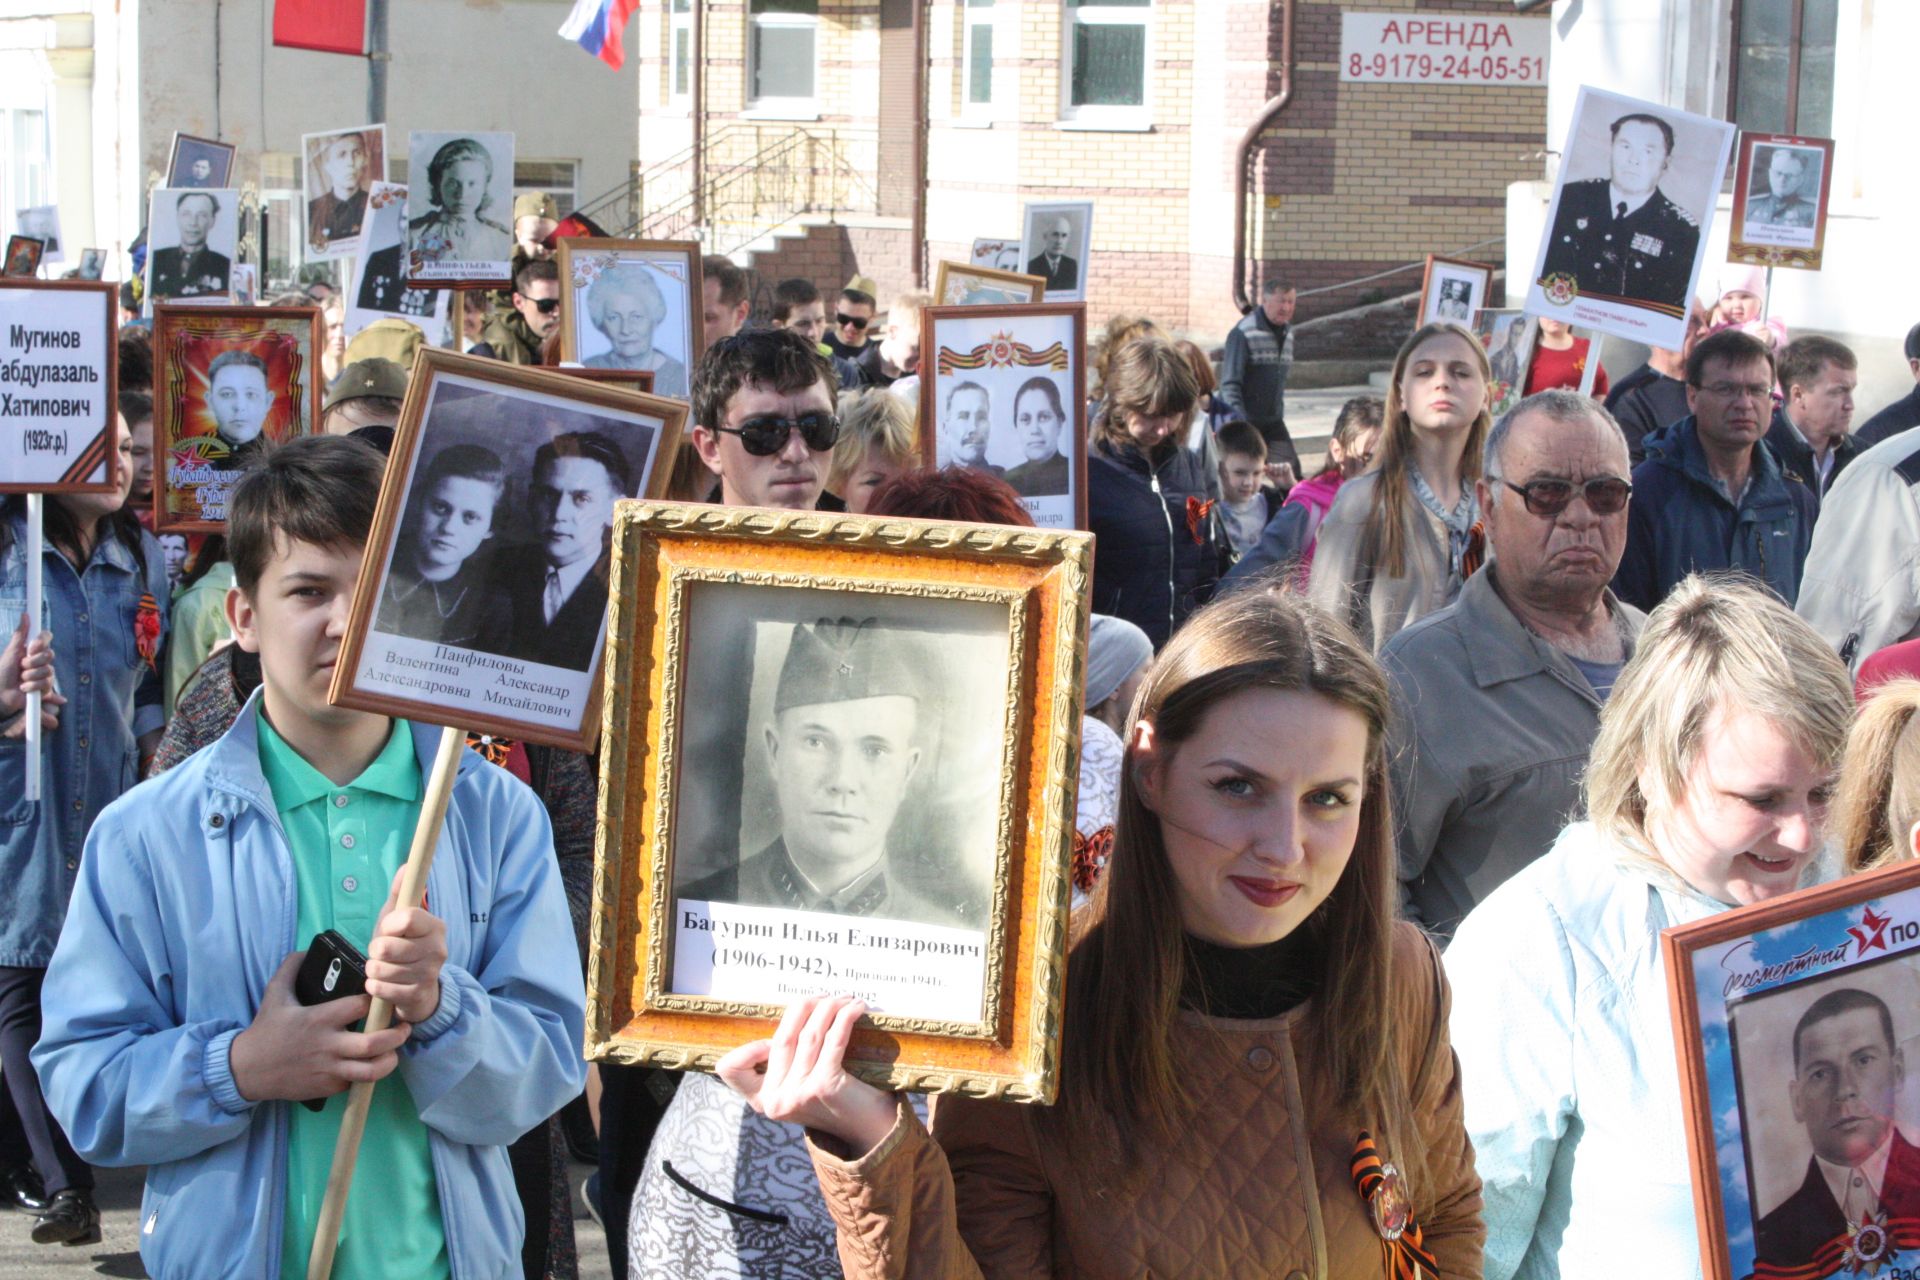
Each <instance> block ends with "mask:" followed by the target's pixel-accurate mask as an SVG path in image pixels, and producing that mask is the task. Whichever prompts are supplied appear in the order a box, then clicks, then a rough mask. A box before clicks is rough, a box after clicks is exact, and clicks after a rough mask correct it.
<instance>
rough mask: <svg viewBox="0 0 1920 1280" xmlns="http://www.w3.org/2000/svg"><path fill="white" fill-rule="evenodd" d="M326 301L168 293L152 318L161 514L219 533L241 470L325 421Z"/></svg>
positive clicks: (172, 527)
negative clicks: (204, 298) (274, 303)
mask: <svg viewBox="0 0 1920 1280" xmlns="http://www.w3.org/2000/svg"><path fill="white" fill-rule="evenodd" d="M321 341H322V338H321V320H320V308H318V307H227V306H197V305H189V304H169V303H161V304H160V305H159V306H158V307H156V308H155V309H154V321H153V365H154V373H153V456H154V458H155V462H156V465H155V466H154V469H153V515H154V528H155V529H156V530H160V531H164V532H181V533H221V532H224V531H225V530H226V527H227V501H228V499H229V498H230V497H231V496H232V493H233V486H234V485H235V484H236V483H237V482H238V481H239V479H240V474H241V472H243V471H245V470H246V468H247V466H248V464H249V463H251V462H252V461H253V460H254V459H255V458H258V457H262V456H264V455H265V453H266V452H267V450H269V449H271V448H272V447H273V446H274V445H276V444H284V443H286V442H287V441H288V440H291V439H294V438H295V437H296V436H304V435H311V434H312V433H313V432H314V431H316V430H317V429H318V424H319V421H320V384H321V382H322V381H323V380H324V379H323V375H322V374H321V371H320V361H319V355H320V345H321Z"/></svg>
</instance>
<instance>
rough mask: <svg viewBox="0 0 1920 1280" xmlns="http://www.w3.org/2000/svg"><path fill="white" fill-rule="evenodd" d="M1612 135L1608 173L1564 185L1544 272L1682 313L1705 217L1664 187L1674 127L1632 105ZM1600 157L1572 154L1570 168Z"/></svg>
mask: <svg viewBox="0 0 1920 1280" xmlns="http://www.w3.org/2000/svg"><path fill="white" fill-rule="evenodd" d="M1608 135H1609V138H1610V146H1609V149H1608V152H1607V161H1606V165H1605V168H1606V176H1605V177H1592V178H1581V179H1578V180H1573V181H1568V182H1567V183H1565V184H1564V186H1563V187H1562V188H1561V192H1560V206H1559V209H1558V210H1557V211H1556V213H1555V216H1554V221H1553V230H1552V235H1551V239H1550V242H1549V245H1548V249H1547V255H1546V261H1545V265H1544V267H1543V268H1542V271H1541V277H1542V279H1543V280H1544V279H1546V278H1547V277H1550V276H1553V275H1555V274H1564V275H1566V276H1569V277H1571V278H1572V280H1573V281H1574V284H1575V286H1576V288H1577V289H1578V291H1579V293H1581V294H1583V295H1597V296H1599V297H1602V298H1613V299H1626V300H1629V301H1638V302H1644V303H1648V304H1651V305H1656V306H1659V307H1662V308H1669V309H1677V310H1678V311H1680V312H1681V313H1682V314H1684V310H1685V307H1686V293H1687V285H1688V283H1689V281H1690V280H1691V279H1692V275H1693V260H1694V254H1695V251H1696V249H1698V247H1699V244H1700V220H1699V217H1698V215H1697V214H1696V213H1695V212H1694V211H1692V210H1691V209H1689V208H1686V207H1682V206H1681V205H1680V204H1678V203H1676V202H1675V201H1674V200H1673V199H1672V198H1671V197H1670V196H1669V195H1667V193H1666V192H1665V191H1663V190H1662V189H1661V182H1662V180H1663V179H1664V178H1666V177H1667V175H1668V172H1669V168H1670V166H1671V165H1672V163H1673V154H1674V146H1675V142H1676V135H1675V132H1674V126H1673V125H1672V124H1671V123H1670V122H1668V121H1667V120H1665V119H1663V118H1661V117H1660V116H1657V115H1654V114H1652V113H1651V112H1645V111H1633V112H1628V113H1626V114H1624V115H1621V116H1619V117H1617V118H1616V119H1614V120H1613V121H1612V123H1611V124H1610V125H1609V126H1608ZM1594 160H1595V157H1593V156H1590V155H1586V154H1580V155H1572V156H1569V157H1568V161H1567V163H1568V166H1569V171H1570V172H1575V171H1579V170H1580V169H1582V168H1583V167H1597V166H1594Z"/></svg>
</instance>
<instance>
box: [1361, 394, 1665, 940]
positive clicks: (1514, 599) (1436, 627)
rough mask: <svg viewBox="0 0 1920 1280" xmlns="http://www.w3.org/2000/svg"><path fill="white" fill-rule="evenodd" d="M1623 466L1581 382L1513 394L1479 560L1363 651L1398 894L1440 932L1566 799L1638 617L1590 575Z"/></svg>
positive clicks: (1515, 858) (1489, 453)
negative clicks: (1374, 668) (1429, 609)
mask: <svg viewBox="0 0 1920 1280" xmlns="http://www.w3.org/2000/svg"><path fill="white" fill-rule="evenodd" d="M1628 467H1629V464H1628V461H1627V440H1626V436H1625V435H1624V434H1623V433H1622V432H1621V430H1620V427H1619V424H1617V423H1616V422H1614V420H1613V418H1612V417H1611V416H1609V415H1608V414H1607V412H1606V410H1604V409H1602V408H1600V407H1599V406H1598V405H1597V404H1595V403H1594V402H1593V401H1592V400H1591V399H1589V398H1588V397H1585V396H1582V395H1580V394H1578V393H1577V392H1573V391H1564V390H1559V391H1543V392H1540V393H1539V394H1537V395H1532V396H1528V397H1527V398H1526V399H1525V400H1522V401H1521V402H1520V403H1519V404H1518V405H1516V406H1514V408H1513V409H1512V410H1511V411H1509V412H1508V413H1507V414H1506V415H1505V416H1504V417H1502V418H1501V419H1500V421H1499V422H1498V423H1497V424H1496V425H1495V426H1494V428H1493V430H1492V432H1491V433H1490V434H1489V435H1488V437H1487V446H1486V457H1485V474H1484V475H1483V477H1482V478H1481V480H1480V481H1479V483H1478V496H1479V500H1480V510H1481V511H1482V512H1483V513H1484V516H1483V520H1484V522H1485V527H1486V534H1487V549H1488V551H1489V553H1490V555H1489V559H1488V563H1487V565H1486V567H1485V568H1484V569H1482V570H1481V571H1480V572H1479V573H1476V574H1474V575H1473V576H1472V577H1471V578H1469V579H1467V581H1466V584H1465V585H1464V586H1463V587H1461V589H1460V595H1459V598H1458V599H1456V600H1455V601H1454V603H1453V604H1451V605H1449V606H1448V607H1447V608H1445V609H1442V610H1440V611H1439V612H1438V613H1434V614H1431V615H1429V616H1428V617H1426V618H1423V619H1422V620H1421V621H1419V622H1417V623H1415V624H1414V625H1412V626H1410V627H1408V628H1406V629H1405V630H1404V631H1402V632H1400V634H1398V635H1396V636H1395V637H1394V638H1393V639H1391V640H1389V641H1388V642H1387V645H1386V648H1385V649H1384V650H1382V651H1381V654H1380V661H1381V663H1382V664H1383V665H1384V666H1385V667H1386V669H1387V673H1388V675H1389V676H1390V677H1391V678H1392V682H1393V697H1394V704H1395V716H1394V725H1395V739H1396V741H1395V742H1394V751H1393V752H1392V755H1391V757H1390V759H1391V768H1392V781H1393V795H1394V801H1395V804H1394V810H1395V818H1396V821H1397V824H1398V825H1397V829H1396V832H1395V835H1396V843H1397V846H1398V851H1399V855H1400V889H1401V901H1402V903H1403V904H1404V907H1405V910H1406V912H1407V914H1408V916H1409V917H1411V918H1412V919H1415V920H1418V921H1419V922H1420V923H1421V924H1423V925H1424V926H1425V927H1426V928H1428V929H1429V930H1432V931H1434V932H1436V933H1439V934H1441V935H1443V936H1444V935H1447V934H1451V933H1452V931H1453V929H1454V927H1455V926H1456V925H1458V924H1459V922H1460V919H1461V917H1463V916H1464V915H1466V914H1467V912H1468V911H1470V910H1472V908H1473V907H1474V905H1475V904H1477V903H1478V902H1479V901H1480V900H1481V899H1482V898H1484V897H1486V896H1487V894H1489V893H1491V892H1492V891H1493V890H1494V889H1496V888H1498V887H1499V886H1500V885H1501V884H1502V883H1504V882H1505V881H1506V879H1507V878H1508V877H1509V876H1511V875H1513V874H1514V873H1515V872H1517V871H1519V870H1520V869H1521V868H1522V867H1524V866H1526V865H1527V864H1528V863H1530V862H1532V861H1533V860H1534V859H1535V858H1538V857H1539V856H1540V855H1541V854H1543V853H1545V852H1546V851H1547V849H1548V848H1549V847H1551V846H1552V844H1553V842H1554V839H1555V838H1556V837H1557V836H1558V835H1559V834H1560V829H1561V828H1562V827H1563V826H1564V825H1565V824H1566V821H1567V818H1568V816H1569V815H1571V814H1573V813H1574V812H1576V811H1577V810H1578V808H1579V804H1580V775H1581V771H1582V770H1583V769H1584V768H1585V766H1586V761H1587V755H1588V753H1589V752H1590V751H1591V750H1592V748H1593V739H1594V736H1595V735H1596V734H1597V733H1598V732H1599V731H1600V708H1601V707H1602V706H1603V705H1604V704H1605V703H1606V700H1607V695H1608V694H1609V693H1611V692H1612V690H1613V682H1614V679H1615V678H1616V677H1617V676H1618V675H1619V673H1620V668H1621V666H1622V665H1623V664H1624V663H1625V662H1626V660H1627V658H1628V657H1630V656H1631V655H1632V653H1633V646H1634V642H1635V640H1636V639H1637V638H1638V637H1639V634H1640V629H1641V627H1642V626H1643V625H1644V624H1645V622H1646V617H1645V615H1643V614H1642V613H1641V612H1640V611H1639V610H1638V609H1635V608H1634V607H1633V606H1632V605H1629V604H1624V603H1622V602H1621V601H1620V600H1618V599H1616V598H1615V597H1614V595H1613V593H1612V592H1611V591H1610V590H1609V589H1608V587H1607V584H1608V582H1609V581H1610V580H1611V579H1612V577H1613V574H1614V570H1615V568H1616V567H1617V566H1618V565H1619V562H1620V554H1621V551H1622V549H1623V548H1624V547H1625V545H1626V537H1627V499H1628V496H1629V495H1630V494H1631V493H1632V485H1631V483H1630V482H1629V481H1628V478H1627V477H1628V474H1629V471H1628Z"/></svg>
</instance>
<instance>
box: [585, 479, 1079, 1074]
mask: <svg viewBox="0 0 1920 1280" xmlns="http://www.w3.org/2000/svg"><path fill="white" fill-rule="evenodd" d="M615 545H616V548H617V554H616V561H615V563H616V568H615V575H614V596H615V599H616V601H618V602H619V603H618V604H617V606H616V614H615V622H614V632H613V637H612V640H611V641H610V657H609V670H608V676H607V687H608V697H609V699H610V703H609V712H608V719H607V724H606V731H605V734H604V737H603V747H602V751H603V753H604V754H603V758H604V759H605V760H606V775H605V777H606V782H605V784H604V785H603V787H602V790H601V820H600V832H601V835H600V842H599V848H598V850H597V855H596V856H597V858H598V859H599V866H598V868H597V870H596V877H595V883H596V885H597V886H598V889H599V892H598V895H597V901H596V903H595V906H594V918H593V941H592V946H591V951H590V954H591V955H592V956H593V961H592V964H591V970H590V978H589V992H590V994H589V1010H588V1056H589V1057H596V1058H599V1057H605V1058H612V1059H616V1060H619V1061H628V1062H638V1063H645V1064H649V1065H660V1066H676V1067H695V1068H700V1069H710V1068H711V1066H712V1065H713V1063H714V1061H715V1060H717V1059H718V1057H719V1056H720V1055H721V1054H722V1053H724V1052H725V1051H726V1050H727V1049H728V1048H730V1047H732V1046H733V1045H736V1044H739V1043H742V1042H744V1041H746V1040H750V1039H753V1038H755V1037H756V1036H757V1035H762V1034H765V1029H766V1028H767V1027H770V1026H771V1025H772V1024H773V1022H775V1021H777V1020H778V1018H779V1017H780V1014H781V1012H782V1010H783V1009H784V1007H785V1006H786V1005H788V1004H789V1003H791V1002H792V1001H793V1000H795V999H797V998H799V997H802V996H805V995H811V994H817V993H820V992H825V991H851V992H856V993H858V994H859V995H860V996H861V998H862V999H864V1000H866V1001H867V1003H868V1005H869V1007H870V1008H871V1009H872V1010H873V1012H872V1014H871V1015H870V1020H869V1021H868V1022H865V1023H863V1024H862V1029H861V1030H860V1031H858V1032H856V1034H855V1037H854V1043H853V1048H852V1050H851V1052H850V1054H849V1069H850V1070H852V1071H854V1072H855V1074H858V1075H860V1076H862V1077H864V1078H867V1079H871V1080H876V1081H885V1082H888V1083H890V1084H893V1085H894V1086H896V1087H903V1088H908V1089H922V1090H929V1091H940V1090H948V1089H965V1090H966V1091H968V1092H969V1093H974V1094H982V1095H988V1096H993V1095H999V1096H1006V1097H1009V1098H1013V1099H1016V1100H1021V1101H1045V1100H1049V1099H1050V1098H1051V1097H1052V1095H1053V1090H1054V1084H1055V1080H1054V1062H1055V1060H1056V1058H1055V1054H1054V1052H1053V1051H1052V1050H1053V1048H1054V1047H1055V1046H1057V1036H1058V1019H1059V1012H1060V1003H1059V1001H1060V990H1059V980H1060V975H1061V971H1062V962H1063V960H1064V951H1063V944H1064V924H1065V920H1066V914H1065V913H1066V904H1067V887H1066V874H1067V864H1068V857H1069V853H1070V849H1071V839H1072V818H1073V813H1072V806H1071V804H1070V803H1069V802H1068V799H1067V796H1068V793H1069V791H1070V787H1068V786H1066V785H1065V784H1066V783H1067V781H1068V778H1069V775H1070V774H1071V771H1072V768H1073V766H1072V764H1071V761H1072V760H1073V759H1074V757H1075V744H1076V743H1077V736H1078V730H1079V723H1080V721H1079V716H1080V705H1079V703H1080V698H1079V690H1080V678H1079V673H1078V668H1079V665H1080V662H1081V654H1082V650H1081V629H1082V628H1083V627H1084V626H1085V625H1086V596H1085V591H1084V583H1085V575H1086V573H1087V572H1088V570H1089V568H1090V556H1091V550H1092V539H1091V537H1090V536H1089V535H1087V534H1083V533H1075V532H1047V531H1036V530H1032V529H1002V528H998V527H994V526H980V525H951V524H949V525H942V524H939V523H936V522H931V521H919V520H899V519H891V518H884V519H883V518H875V517H866V516H854V515H831V514H825V513H815V512H778V513H775V512H770V511H764V510H755V511H751V512H749V511H743V510H738V509H730V508H723V507H713V506H706V505H701V504H677V503H653V502H648V503H630V504H625V505H624V506H623V507H622V509H621V512H620V514H619V516H618V518H617V521H616V532H615Z"/></svg>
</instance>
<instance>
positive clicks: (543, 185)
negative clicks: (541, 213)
mask: <svg viewBox="0 0 1920 1280" xmlns="http://www.w3.org/2000/svg"><path fill="white" fill-rule="evenodd" d="M536 164H544V165H565V166H567V167H568V168H569V169H571V170H572V171H573V180H572V181H571V182H564V183H554V182H527V183H522V182H521V181H520V166H522V165H528V166H531V165H536ZM529 192H544V193H545V194H547V195H550V196H554V197H555V198H556V202H557V203H558V204H560V205H562V206H563V207H562V208H561V210H560V216H561V217H563V218H564V217H566V216H567V214H569V213H571V212H572V211H573V210H574V209H577V208H579V207H580V162H579V161H578V160H569V159H557V160H547V159H542V158H540V157H538V156H515V157H514V158H513V198H514V199H516V200H518V199H519V198H520V197H521V196H523V195H526V194H528V193H529ZM560 196H565V197H566V199H565V200H559V199H558V197H560ZM508 212H509V213H511V212H512V210H511V209H509V210H508Z"/></svg>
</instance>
